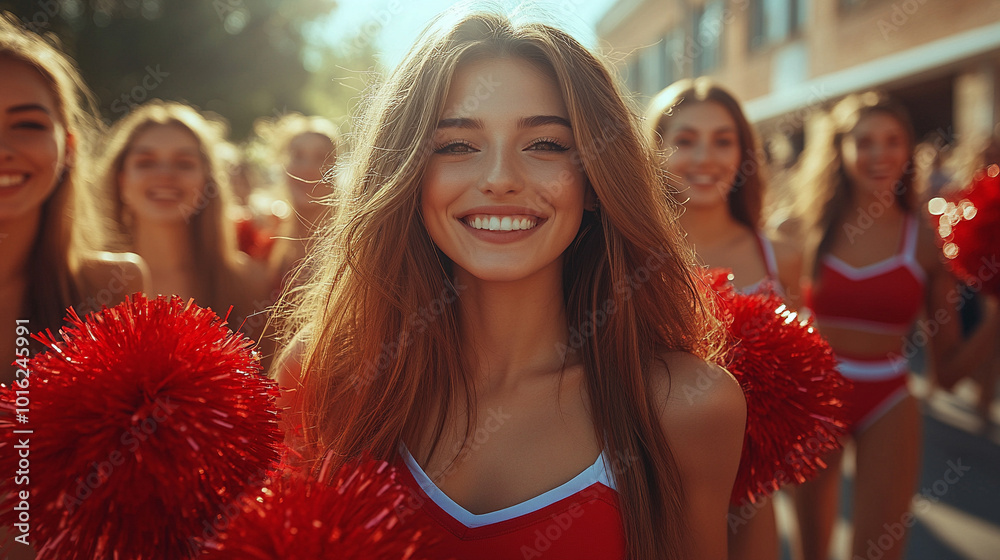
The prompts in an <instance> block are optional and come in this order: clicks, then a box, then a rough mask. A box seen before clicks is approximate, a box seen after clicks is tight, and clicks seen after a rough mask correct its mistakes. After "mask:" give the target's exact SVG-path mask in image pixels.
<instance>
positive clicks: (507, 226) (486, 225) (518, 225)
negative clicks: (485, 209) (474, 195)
mask: <svg viewBox="0 0 1000 560" xmlns="http://www.w3.org/2000/svg"><path fill="white" fill-rule="evenodd" d="M465 223H467V224H469V225H470V226H472V227H474V228H476V229H485V230H489V231H518V230H522V229H531V228H533V227H535V225H536V224H537V221H536V220H535V218H513V217H511V216H503V217H501V216H476V217H475V218H472V217H470V218H466V220H465Z"/></svg>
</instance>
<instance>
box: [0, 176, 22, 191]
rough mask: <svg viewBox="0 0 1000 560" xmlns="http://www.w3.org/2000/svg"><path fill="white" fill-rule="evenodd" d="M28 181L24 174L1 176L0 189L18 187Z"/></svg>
mask: <svg viewBox="0 0 1000 560" xmlns="http://www.w3.org/2000/svg"><path fill="white" fill-rule="evenodd" d="M27 180H28V176H27V175H25V174H24V173H18V174H17V175H0V188H4V187H16V186H17V185H20V184H21V183H23V182H25V181H27Z"/></svg>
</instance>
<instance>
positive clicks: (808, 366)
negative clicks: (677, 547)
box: [708, 270, 850, 505]
mask: <svg viewBox="0 0 1000 560" xmlns="http://www.w3.org/2000/svg"><path fill="white" fill-rule="evenodd" d="M708 283H709V285H710V286H712V287H713V288H717V289H718V305H717V307H716V308H717V313H718V315H719V316H720V318H721V319H722V320H723V321H725V322H726V323H727V325H728V333H729V336H730V340H731V344H730V347H729V352H728V355H727V356H726V360H725V363H724V364H723V365H725V366H726V367H727V368H728V369H729V371H730V372H732V374H733V376H735V377H736V379H737V380H738V381H739V383H740V386H741V387H743V392H744V395H745V396H746V401H747V427H746V434H745V437H744V442H743V454H742V457H741V459H740V469H739V472H738V474H737V476H736V482H735V484H734V485H733V493H732V495H731V502H732V503H733V504H734V505H738V504H741V503H743V502H744V501H745V500H749V501H750V502H751V503H755V502H756V501H757V499H758V498H760V497H762V496H766V495H769V494H771V493H773V492H774V491H776V490H777V489H778V488H780V487H781V486H782V485H783V484H787V483H791V482H795V483H801V482H804V481H806V480H808V479H809V478H812V477H813V476H815V475H816V473H817V472H818V471H820V470H822V469H824V468H826V466H827V465H826V463H824V462H823V459H822V457H823V456H824V455H826V454H827V453H829V452H831V451H833V450H835V449H838V448H839V447H840V443H839V439H838V438H839V437H840V436H841V435H843V433H844V427H845V423H844V421H843V417H844V409H843V404H842V398H843V397H844V396H845V394H846V392H847V391H848V390H849V388H850V382H849V381H848V380H846V379H845V378H844V377H843V376H841V375H840V373H839V372H838V371H837V362H836V359H835V358H834V356H833V351H832V350H831V349H830V345H829V344H828V343H827V342H826V341H825V340H824V339H823V337H821V336H820V335H819V333H817V332H816V330H815V329H813V327H812V325H811V321H809V320H802V319H801V318H800V317H799V316H798V315H797V314H796V313H795V312H793V311H791V310H789V309H788V308H787V307H786V306H785V304H784V302H783V301H782V299H781V298H780V297H779V296H777V295H775V294H773V293H761V294H751V295H748V294H741V293H739V292H736V291H735V290H733V289H732V287H731V286H730V285H728V271H717V270H716V271H711V272H709V274H708Z"/></svg>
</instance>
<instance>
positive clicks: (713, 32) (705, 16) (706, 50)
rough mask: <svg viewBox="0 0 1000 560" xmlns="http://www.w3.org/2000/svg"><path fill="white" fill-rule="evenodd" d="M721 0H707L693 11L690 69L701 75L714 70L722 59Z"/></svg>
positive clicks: (722, 2)
mask: <svg viewBox="0 0 1000 560" xmlns="http://www.w3.org/2000/svg"><path fill="white" fill-rule="evenodd" d="M724 4H725V2H724V1H723V0H708V1H707V2H705V4H704V5H703V6H701V7H700V8H696V9H695V12H694V33H693V36H692V38H691V39H692V41H693V44H692V45H691V50H692V52H693V53H694V60H693V61H692V71H693V72H694V75H695V76H702V75H704V74H708V73H709V72H711V71H712V70H715V69H716V68H717V67H718V66H719V64H720V62H721V59H722V48H721V44H722V31H723V28H724V25H725V24H724V22H723V12H724V8H723V7H724Z"/></svg>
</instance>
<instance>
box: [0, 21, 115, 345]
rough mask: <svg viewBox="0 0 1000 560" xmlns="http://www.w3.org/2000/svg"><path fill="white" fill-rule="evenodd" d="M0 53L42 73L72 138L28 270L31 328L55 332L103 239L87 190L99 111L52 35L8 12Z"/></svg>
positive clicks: (79, 293) (78, 296)
mask: <svg viewBox="0 0 1000 560" xmlns="http://www.w3.org/2000/svg"><path fill="white" fill-rule="evenodd" d="M0 57H7V58H10V59H13V60H16V61H19V62H23V63H24V64H27V65H29V66H32V67H34V68H35V69H36V70H37V71H38V73H39V74H41V76H42V78H43V79H44V80H45V81H46V82H47V83H48V86H49V88H50V89H51V90H52V94H53V98H54V99H55V102H56V110H57V114H56V115H55V118H56V119H57V120H58V121H59V122H60V123H61V124H62V125H63V127H65V129H66V135H67V137H72V141H73V157H72V161H71V162H70V161H68V162H67V164H66V167H65V168H64V169H63V172H62V174H61V175H60V176H59V177H58V179H57V181H58V184H57V185H56V186H55V189H54V190H53V192H52V194H51V195H49V197H48V199H46V200H45V202H44V203H43V205H42V215H41V220H40V221H39V225H38V232H37V234H36V237H35V243H34V247H33V248H32V249H31V259H30V260H29V264H28V271H27V274H28V283H27V294H26V296H27V302H26V304H25V307H26V309H25V310H24V311H25V312H26V313H27V314H28V316H29V317H31V319H32V329H33V330H43V329H46V328H49V329H52V331H53V332H55V331H56V330H57V329H58V328H59V326H60V324H61V323H62V319H63V316H64V315H65V314H66V308H67V307H69V306H71V305H76V304H78V303H80V301H82V299H83V295H84V294H83V290H84V289H83V287H82V286H81V278H80V277H79V268H80V263H81V260H82V259H83V258H85V256H86V254H87V253H88V252H90V251H92V250H96V249H99V248H100V246H101V244H102V243H103V240H104V235H102V233H103V231H104V227H103V226H104V224H102V223H101V222H100V221H99V220H98V217H97V213H96V210H95V209H94V208H93V206H92V204H91V201H92V200H93V199H94V198H95V197H94V195H93V194H92V193H90V192H88V189H87V187H88V185H89V181H88V179H89V173H90V164H91V153H90V149H91V145H92V142H91V140H92V136H93V135H94V131H95V130H97V129H98V127H99V121H98V120H97V118H96V117H95V115H96V114H97V110H96V105H95V103H94V100H93V97H92V96H91V94H90V90H89V89H88V88H87V86H86V85H85V84H84V82H83V79H82V78H81V77H80V73H79V71H77V69H76V67H75V65H74V64H73V62H72V61H71V60H70V59H69V58H68V57H67V56H66V55H65V54H63V53H62V52H61V51H60V49H59V46H58V42H57V40H56V38H55V37H51V36H50V37H44V38H43V37H42V36H39V35H37V34H35V33H33V32H31V31H29V30H27V29H24V27H23V26H22V25H21V24H20V22H18V21H17V20H16V18H14V16H12V15H10V14H3V15H2V16H0ZM67 144H68V142H67Z"/></svg>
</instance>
